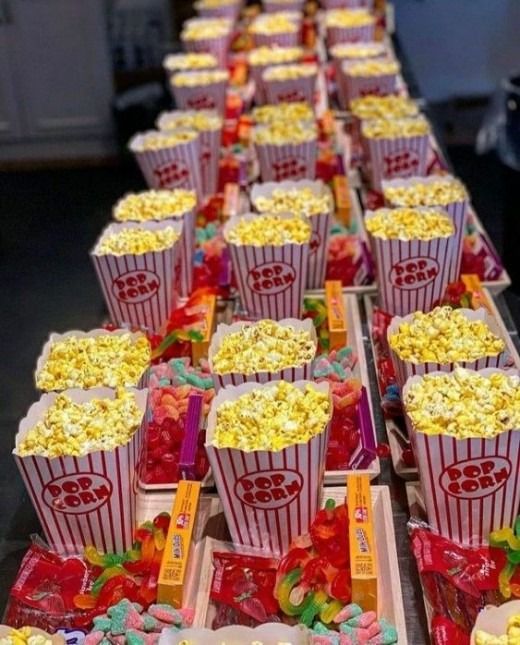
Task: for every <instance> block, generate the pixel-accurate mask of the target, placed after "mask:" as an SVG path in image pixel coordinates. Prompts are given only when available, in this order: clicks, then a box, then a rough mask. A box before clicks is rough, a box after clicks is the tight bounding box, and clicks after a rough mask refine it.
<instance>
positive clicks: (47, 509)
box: [14, 388, 148, 555]
mask: <svg viewBox="0 0 520 645" xmlns="http://www.w3.org/2000/svg"><path fill="white" fill-rule="evenodd" d="M128 389H129V390H130V391H133V392H135V396H136V400H137V404H138V406H139V408H140V409H141V410H142V412H143V416H144V412H145V409H146V399H147V395H148V390H146V389H145V390H135V389H133V388H128ZM65 394H66V395H67V396H69V397H70V398H71V399H72V400H73V401H75V402H77V403H83V402H86V401H90V400H91V399H94V398H97V399H99V398H114V394H115V391H114V390H112V389H110V388H94V389H92V390H79V389H71V390H65ZM57 396H58V394H57V393H55V392H52V393H49V394H44V395H42V397H41V398H40V399H39V401H37V402H36V403H34V404H33V405H31V407H30V408H29V411H28V412H27V416H26V417H25V418H24V419H22V421H21V422H20V426H19V428H18V433H17V435H16V439H15V445H16V447H18V446H19V445H20V443H21V442H22V441H23V439H24V438H25V436H26V435H27V433H28V432H29V430H31V429H32V428H33V427H34V426H35V425H36V423H37V422H38V421H39V420H40V419H41V418H42V417H43V416H44V414H45V412H46V410H47V409H48V408H49V407H50V405H51V404H52V403H53V402H54V400H55V399H56V397H57ZM142 437H143V428H142V426H141V427H140V428H139V429H138V430H137V431H136V432H135V433H134V435H133V436H132V438H131V440H130V441H129V442H128V443H127V444H126V445H123V446H119V447H118V448H116V449H114V450H111V451H97V452H91V453H88V454H86V455H85V456H82V457H56V458H53V459H50V458H48V457H42V456H31V457H19V456H17V455H16V448H15V450H14V459H15V461H16V465H17V466H18V469H19V471H20V475H21V476H22V479H23V481H24V484H25V487H26V489H27V493H28V494H29V497H30V498H31V501H32V503H33V506H34V508H35V510H36V513H37V515H38V519H39V520H40V523H41V525H42V528H43V532H44V534H45V538H46V540H47V542H48V543H49V545H50V547H51V548H52V549H54V550H55V551H57V552H58V553H60V554H66V555H70V554H75V553H82V552H83V549H84V547H86V546H88V545H89V544H93V545H94V546H95V547H96V548H97V549H99V550H101V551H103V552H108V553H121V552H122V551H126V550H127V549H130V548H132V542H133V532H134V528H135V523H136V515H135V499H136V490H137V488H136V479H135V478H136V472H137V467H138V460H139V453H140V449H141V442H142Z"/></svg>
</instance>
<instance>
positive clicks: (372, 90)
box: [341, 57, 399, 103]
mask: <svg viewBox="0 0 520 645" xmlns="http://www.w3.org/2000/svg"><path fill="white" fill-rule="evenodd" d="M387 58H388V57H387ZM353 64H355V61H343V62H342V63H341V70H342V75H343V76H344V77H345V81H344V86H345V91H346V95H347V100H348V102H349V103H350V101H352V100H354V99H358V98H361V97H363V96H368V95H375V96H388V95H389V94H397V89H398V78H399V75H398V74H397V72H396V73H394V74H377V75H374V74H372V75H370V76H354V75H353V74H350V73H349V67H350V66H352V65H353Z"/></svg>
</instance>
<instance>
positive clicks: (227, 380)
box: [208, 318, 318, 392]
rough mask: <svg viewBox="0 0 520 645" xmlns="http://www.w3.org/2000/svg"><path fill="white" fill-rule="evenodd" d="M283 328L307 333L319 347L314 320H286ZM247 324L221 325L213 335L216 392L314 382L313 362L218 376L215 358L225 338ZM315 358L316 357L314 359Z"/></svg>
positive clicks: (210, 351) (210, 347)
mask: <svg viewBox="0 0 520 645" xmlns="http://www.w3.org/2000/svg"><path fill="white" fill-rule="evenodd" d="M279 323H280V325H282V326H283V327H292V328H294V329H295V330H296V331H306V332H308V333H309V334H310V336H311V338H312V341H313V343H314V346H315V348H316V349H317V347H318V339H317V337H316V330H315V329H314V325H313V324H312V320H310V319H306V320H297V319H296V318H286V319H285V320H280V321H279ZM247 324H248V323H246V322H236V323H233V324H231V325H225V324H222V323H221V324H220V325H218V327H217V330H216V332H215V333H214V334H213V337H212V339H211V344H210V346H209V352H208V361H209V369H210V371H211V373H212V376H213V383H214V386H215V392H219V390H221V389H222V388H224V387H227V386H229V385H242V383H268V382H270V381H288V382H289V383H294V382H296V381H310V380H312V361H313V359H311V360H310V361H307V362H305V363H301V364H300V365H296V366H294V367H285V368H284V369H282V370H278V371H277V372H254V373H252V374H241V373H239V372H229V373H227V374H218V373H216V372H215V371H214V368H213V358H214V356H215V354H216V353H217V352H218V350H219V347H220V345H221V344H222V341H223V339H224V337H225V336H228V335H229V334H234V333H236V332H238V331H240V330H241V329H242V328H243V327H245V326H247ZM313 358H314V357H313Z"/></svg>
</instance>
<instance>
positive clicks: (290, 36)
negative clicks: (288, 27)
mask: <svg viewBox="0 0 520 645" xmlns="http://www.w3.org/2000/svg"><path fill="white" fill-rule="evenodd" d="M301 40H302V35H301V29H297V30H296V31H287V32H283V33H280V34H258V33H253V42H254V45H255V47H274V46H277V47H297V46H298V45H301Z"/></svg>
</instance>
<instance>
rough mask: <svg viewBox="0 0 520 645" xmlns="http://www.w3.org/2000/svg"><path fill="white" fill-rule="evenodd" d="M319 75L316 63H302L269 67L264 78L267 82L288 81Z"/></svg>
mask: <svg viewBox="0 0 520 645" xmlns="http://www.w3.org/2000/svg"><path fill="white" fill-rule="evenodd" d="M317 73H318V66H317V65H316V64H315V63H300V64H295V65H276V66H275V67H268V68H267V69H266V70H265V71H264V73H263V75H262V76H263V79H264V80H265V81H288V80H292V79H295V78H307V77H308V76H316V74H317Z"/></svg>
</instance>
